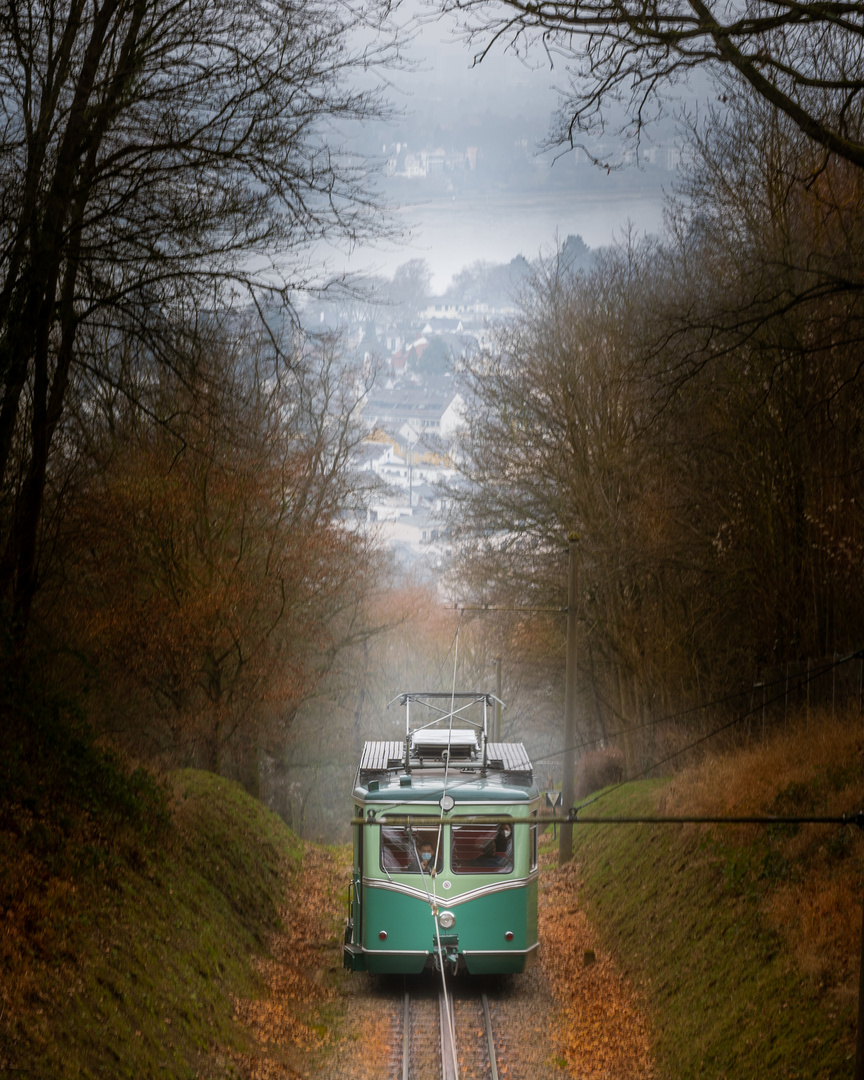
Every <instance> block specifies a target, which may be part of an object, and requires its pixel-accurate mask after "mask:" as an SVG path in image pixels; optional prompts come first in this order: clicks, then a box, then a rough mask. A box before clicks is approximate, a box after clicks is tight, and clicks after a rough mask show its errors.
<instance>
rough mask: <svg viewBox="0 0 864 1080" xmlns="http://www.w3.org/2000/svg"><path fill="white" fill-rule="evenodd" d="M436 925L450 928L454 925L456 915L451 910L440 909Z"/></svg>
mask: <svg viewBox="0 0 864 1080" xmlns="http://www.w3.org/2000/svg"><path fill="white" fill-rule="evenodd" d="M438 925H439V926H440V927H441V929H442V930H452V929H453V927H454V926H455V925H456V916H455V915H454V914H453V912H452V911H442V912H441V914H440V915H439V916H438Z"/></svg>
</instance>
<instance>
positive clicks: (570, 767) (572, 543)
mask: <svg viewBox="0 0 864 1080" xmlns="http://www.w3.org/2000/svg"><path fill="white" fill-rule="evenodd" d="M578 544H579V534H578V533H575V532H571V533H569V534H568V536H567V549H568V556H569V565H568V584H567V664H566V668H565V682H564V774H563V776H562V779H561V813H562V814H563V815H565V816H566V814H567V812H568V810H569V809H570V807H571V806H572V805H573V803H574V801H575V798H576V608H577V605H578V601H579V567H578V564H577V562H576V558H577V546H578ZM572 858H573V826H572V825H568V824H562V826H561V832H560V833H559V834H558V865H559V866H563V865H564V864H565V863H568V862H570V860H571V859H572Z"/></svg>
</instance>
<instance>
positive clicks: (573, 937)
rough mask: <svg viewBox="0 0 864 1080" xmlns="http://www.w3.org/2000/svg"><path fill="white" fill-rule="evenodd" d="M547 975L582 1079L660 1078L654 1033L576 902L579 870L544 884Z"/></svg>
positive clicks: (561, 1041) (560, 1031)
mask: <svg viewBox="0 0 864 1080" xmlns="http://www.w3.org/2000/svg"><path fill="white" fill-rule="evenodd" d="M541 882H542V887H541V894H540V910H539V916H540V940H541V942H542V962H543V969H544V971H545V973H546V976H547V978H548V979H549V980H550V983H551V985H552V990H553V993H554V994H555V997H556V999H557V1000H558V1001H559V1002H560V1003H561V1005H562V1010H561V1014H560V1018H559V1021H558V1024H557V1038H556V1041H557V1043H558V1051H559V1053H560V1054H561V1056H562V1058H563V1059H564V1060H565V1061H566V1063H567V1067H568V1070H569V1072H570V1075H571V1076H576V1077H579V1080H611V1078H613V1077H614V1080H648V1078H650V1077H652V1076H653V1075H654V1071H653V1065H652V1059H651V1044H650V1038H649V1033H648V1027H647V1024H646V1022H645V1020H644V1018H643V1017H642V1016H641V1014H640V1012H639V1008H638V1005H637V1002H636V996H635V994H634V992H633V990H632V988H631V987H630V986H629V984H628V982H627V980H626V979H625V978H624V977H623V976H622V975H621V974H620V973H619V972H618V971H617V970H616V967H615V964H614V962H613V960H612V958H611V957H610V956H609V955H608V954H607V953H606V952H604V951H603V949H601V948H600V947H599V945H598V943H597V941H596V940H595V937H594V933H593V931H592V929H591V927H590V926H589V924H588V920H587V918H586V916H585V912H584V911H583V910H581V909H580V908H579V907H578V905H577V903H576V897H577V894H578V890H579V876H578V866H576V865H575V864H571V865H568V866H565V867H562V868H560V869H551V868H550V869H546V870H545V871H544V874H543V877H542V879H541Z"/></svg>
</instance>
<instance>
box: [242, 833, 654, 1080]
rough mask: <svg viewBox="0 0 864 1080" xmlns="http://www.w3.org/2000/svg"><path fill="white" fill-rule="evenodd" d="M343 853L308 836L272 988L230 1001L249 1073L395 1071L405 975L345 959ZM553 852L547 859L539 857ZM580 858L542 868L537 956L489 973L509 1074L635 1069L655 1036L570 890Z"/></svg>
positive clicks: (271, 973)
mask: <svg viewBox="0 0 864 1080" xmlns="http://www.w3.org/2000/svg"><path fill="white" fill-rule="evenodd" d="M349 858H350V854H349V852H348V850H347V849H337V850H336V851H328V850H325V849H322V848H318V847H314V846H311V845H310V846H308V847H307V848H306V851H305V855H304V859H303V868H302V871H301V872H300V874H299V876H298V877H297V878H296V879H295V881H294V891H292V897H291V900H290V903H289V904H288V906H287V907H286V909H285V911H284V912H283V919H284V930H283V931H282V932H280V933H279V934H277V935H276V936H275V938H274V940H273V942H272V954H273V955H272V959H269V960H267V961H266V962H263V963H261V964H260V965H259V970H260V972H261V974H262V976H263V977H264V978H265V980H266V982H267V986H268V993H267V994H266V995H265V996H264V997H263V998H261V999H258V1000H254V1001H241V1002H238V1003H237V1015H238V1017H239V1018H240V1019H242V1021H243V1022H244V1023H245V1024H246V1026H247V1027H248V1029H249V1031H250V1034H251V1035H252V1037H253V1040H254V1044H255V1050H254V1051H253V1052H251V1053H249V1054H246V1055H244V1056H243V1057H242V1058H238V1059H237V1064H238V1066H239V1067H240V1068H241V1070H242V1072H243V1074H244V1075H245V1076H248V1077H249V1078H250V1080H259V1078H261V1080H271V1078H273V1080H276V1078H282V1077H285V1078H291V1080H294V1078H295V1077H311V1076H315V1077H319V1078H322V1080H323V1078H327V1080H348V1078H351V1080H385V1078H386V1080H391V1078H392V1077H393V1076H394V1075H397V1073H398V1068H399V1061H400V1053H401V1032H400V1028H399V1022H398V1015H397V1013H396V1012H395V1011H394V1008H393V1002H394V999H395V997H396V995H397V994H398V992H399V990H400V989H401V980H398V979H386V978H375V977H371V976H369V975H365V974H354V975H349V974H348V973H346V972H343V971H341V922H342V919H343V917H344V901H345V889H346V883H347V878H348V867H349ZM546 862H547V863H549V862H550V860H549V859H547V860H546ZM577 878H578V868H577V867H575V866H571V867H566V868H564V869H563V870H560V871H559V870H557V869H554V868H553V867H552V866H551V865H547V866H546V867H545V868H544V872H543V876H542V878H541V890H540V919H541V942H542V945H541V963H540V965H539V966H537V967H535V968H534V969H533V970H531V971H530V972H528V973H526V974H525V975H522V976H512V977H507V978H502V979H500V980H491V981H490V982H489V984H488V987H487V989H488V992H489V997H490V1005H491V1010H492V1015H493V1023H494V1025H495V1030H496V1040H497V1053H498V1067H499V1072H500V1075H501V1076H502V1077H503V1078H507V1080H547V1078H549V1080H558V1078H564V1077H574V1078H579V1080H605V1078H607V1077H608V1078H611V1077H615V1080H641V1078H647V1077H651V1076H652V1075H653V1073H652V1069H651V1058H650V1041H649V1038H648V1033H647V1025H646V1021H645V1019H644V1017H643V1016H642V1014H641V1013H640V1009H639V1003H638V999H637V996H636V995H635V994H634V992H633V990H632V988H631V987H630V986H629V985H628V983H627V981H626V979H624V978H623V977H622V975H621V974H620V973H619V972H618V971H617V969H616V966H615V963H614V961H613V959H612V957H611V956H610V955H609V954H608V953H607V952H605V951H604V950H603V949H602V948H601V946H600V944H599V943H598V941H597V939H596V936H595V934H594V933H593V931H592V929H591V927H590V924H589V923H588V921H587V920H586V918H585V915H584V912H582V911H581V910H580V909H579V907H578V904H577V901H576V889H577V883H578V882H577Z"/></svg>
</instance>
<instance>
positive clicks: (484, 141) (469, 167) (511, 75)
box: [331, 2, 693, 294]
mask: <svg viewBox="0 0 864 1080" xmlns="http://www.w3.org/2000/svg"><path fill="white" fill-rule="evenodd" d="M401 19H402V22H403V24H404V25H405V27H406V31H407V33H408V35H409V37H410V42H409V45H408V46H407V48H406V50H405V56H406V66H405V68H404V69H403V70H401V71H397V72H395V73H393V74H392V88H391V98H392V101H393V103H394V105H395V107H396V109H397V110H399V112H400V115H398V116H397V117H395V118H394V120H393V121H392V122H390V123H375V124H365V125H363V126H362V127H361V128H360V129H359V131H357V132H353V133H352V135H351V146H352V149H354V150H356V151H357V152H359V153H362V154H363V155H365V156H367V157H368V158H369V159H370V160H371V161H372V162H375V163H377V164H378V166H379V167H380V169H381V187H382V191H383V193H384V195H385V197H386V199H387V201H388V203H389V204H390V205H391V206H392V207H393V209H394V211H395V225H396V228H395V232H396V238H395V242H380V243H378V244H376V246H375V247H374V248H370V247H366V246H363V247H359V248H355V249H353V250H352V251H350V252H346V251H345V250H341V251H338V252H336V253H334V254H333V255H332V256H331V265H332V266H333V268H334V269H340V270H347V271H349V272H352V273H354V272H361V271H370V272H377V273H383V274H387V275H389V274H391V273H392V272H393V270H394V269H395V268H396V267H397V266H398V265H399V264H400V263H404V262H405V261H407V260H408V259H413V258H423V259H425V260H426V262H427V263H428V265H429V268H430V270H431V273H432V290H433V291H434V292H435V293H437V294H440V293H442V292H443V291H444V290H445V288H446V287H447V285H448V284H449V282H450V280H451V278H452V277H453V275H454V274H456V273H458V272H459V270H461V269H462V268H463V267H465V266H468V265H470V264H471V263H474V262H476V261H478V260H482V261H484V262H493V263H506V262H509V261H510V260H511V259H512V258H514V257H515V256H517V255H522V256H524V257H525V258H528V259H535V258H537V256H538V255H539V254H541V253H543V252H545V253H547V254H548V253H549V252H550V251H551V250H553V249H554V247H555V244H556V238H557V239H558V240H563V239H564V238H565V237H566V236H567V235H569V234H574V235H580V236H581V237H582V238H583V239H584V240H585V242H586V243H587V244H588V245H589V246H590V247H600V246H604V245H606V244H609V243H610V242H611V241H612V240H613V239H614V238H615V237H616V236H620V235H621V233H622V231H623V230H624V229H625V228H626V227H627V226H628V224H629V226H631V227H632V228H634V229H635V230H636V231H637V232H639V233H642V234H644V233H652V232H656V231H657V230H658V229H659V228H660V227H661V224H662V208H663V197H664V190H668V189H669V187H670V185H671V183H672V181H673V179H674V177H675V174H676V170H677V167H678V164H679V162H680V157H681V140H680V139H679V138H677V137H676V125H675V120H674V116H675V115H676V111H677V110H679V109H680V108H681V107H683V105H684V104H685V103H687V102H692V100H693V96H692V94H690V93H689V92H688V93H683V92H682V93H681V94H679V95H678V96H677V97H675V98H673V99H671V100H670V102H669V105H668V109H667V115H666V117H665V119H663V120H661V121H659V122H658V123H656V124H652V125H651V126H650V127H649V128H648V129H647V130H646V132H645V135H644V137H643V139H642V141H641V146H640V148H639V151H638V159H637V151H636V149H635V148H634V147H633V146H631V145H626V146H625V145H624V143H623V141H622V140H620V139H618V138H616V137H615V136H614V134H611V133H610V134H609V135H608V136H607V137H605V138H600V139H595V140H593V141H592V142H591V143H590V150H591V152H592V153H593V154H595V155H596V157H597V158H599V159H600V160H601V161H603V162H604V163H606V164H608V165H609V169H608V170H607V169H603V168H598V167H596V166H595V165H592V163H591V162H589V160H588V158H587V156H586V154H585V152H584V151H583V150H580V149H575V150H571V151H570V152H568V153H562V151H561V150H560V148H559V149H555V150H545V151H544V150H543V143H544V140H545V139H546V137H547V136H548V134H549V132H550V127H551V123H552V118H553V114H554V112H555V110H556V108H557V107H558V105H559V103H560V100H561V92H562V91H563V90H564V89H565V83H566V75H565V72H564V69H563V67H562V68H560V69H559V68H556V69H555V70H550V68H549V64H548V62H547V61H546V59H545V58H544V57H540V56H536V57H533V58H532V60H531V62H530V64H529V63H527V62H524V61H523V60H522V59H520V58H519V57H517V56H515V55H513V54H512V53H506V54H502V53H501V52H495V51H492V52H490V53H489V54H488V55H487V56H485V57H484V59H483V60H482V62H480V63H476V64H475V63H474V62H473V57H474V53H475V51H476V49H472V48H471V47H470V46H468V45H467V44H466V43H465V42H464V41H463V40H461V39H460V38H459V37H458V36H457V33H456V31H455V28H454V26H453V24H452V23H450V22H448V21H447V19H446V18H443V17H442V18H438V19H430V18H429V15H428V9H427V8H425V7H423V6H421V5H419V4H417V3H416V2H415V3H413V4H411V5H409V6H407V7H406V8H404V9H402V16H401ZM613 127H614V125H613Z"/></svg>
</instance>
